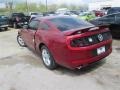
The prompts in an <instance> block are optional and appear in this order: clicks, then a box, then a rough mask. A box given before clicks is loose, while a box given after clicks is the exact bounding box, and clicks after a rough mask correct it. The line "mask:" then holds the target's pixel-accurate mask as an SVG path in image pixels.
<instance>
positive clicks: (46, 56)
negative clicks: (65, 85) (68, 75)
mask: <svg viewBox="0 0 120 90" xmlns="http://www.w3.org/2000/svg"><path fill="white" fill-rule="evenodd" d="M41 56H42V61H43V63H44V65H45V66H46V67H47V68H48V69H50V70H54V69H56V68H57V64H56V62H55V60H54V58H53V56H52V55H51V53H50V51H49V50H48V48H47V47H46V46H42V48H41Z"/></svg>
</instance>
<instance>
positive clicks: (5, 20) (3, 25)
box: [0, 15, 8, 30]
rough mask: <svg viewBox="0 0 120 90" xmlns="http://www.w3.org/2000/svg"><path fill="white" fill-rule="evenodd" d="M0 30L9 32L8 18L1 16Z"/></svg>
mask: <svg viewBox="0 0 120 90" xmlns="http://www.w3.org/2000/svg"><path fill="white" fill-rule="evenodd" d="M0 30H8V17H6V16H5V15H0Z"/></svg>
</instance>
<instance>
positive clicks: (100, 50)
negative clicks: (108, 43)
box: [97, 46, 105, 55]
mask: <svg viewBox="0 0 120 90" xmlns="http://www.w3.org/2000/svg"><path fill="white" fill-rule="evenodd" d="M104 52H105V46H103V47H100V48H97V54H98V55H100V54H102V53H104Z"/></svg>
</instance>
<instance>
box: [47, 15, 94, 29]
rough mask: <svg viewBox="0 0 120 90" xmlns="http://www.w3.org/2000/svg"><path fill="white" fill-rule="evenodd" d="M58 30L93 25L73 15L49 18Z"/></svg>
mask: <svg viewBox="0 0 120 90" xmlns="http://www.w3.org/2000/svg"><path fill="white" fill-rule="evenodd" d="M49 21H51V22H52V23H53V24H54V25H55V26H56V27H57V28H58V29H59V30H60V31H67V30H70V29H76V28H82V27H89V26H93V25H92V24H90V23H88V22H86V21H83V20H80V19H77V18H73V17H57V18H52V19H49Z"/></svg>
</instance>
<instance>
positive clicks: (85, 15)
mask: <svg viewBox="0 0 120 90" xmlns="http://www.w3.org/2000/svg"><path fill="white" fill-rule="evenodd" d="M78 18H80V19H83V20H86V21H90V20H92V19H94V18H96V16H95V14H94V13H91V12H84V13H80V14H79V16H78Z"/></svg>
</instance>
